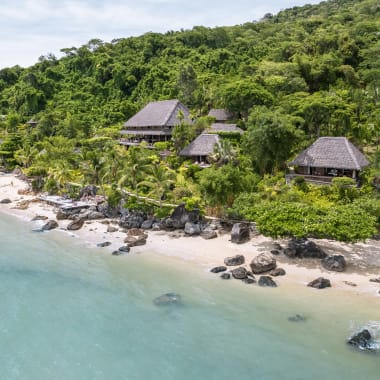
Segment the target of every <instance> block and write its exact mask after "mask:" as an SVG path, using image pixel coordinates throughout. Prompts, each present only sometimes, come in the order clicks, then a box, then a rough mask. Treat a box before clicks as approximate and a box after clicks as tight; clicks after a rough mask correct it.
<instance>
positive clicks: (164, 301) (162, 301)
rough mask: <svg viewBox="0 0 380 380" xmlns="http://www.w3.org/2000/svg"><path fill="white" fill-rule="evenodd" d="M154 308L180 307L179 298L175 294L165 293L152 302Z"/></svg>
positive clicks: (180, 301) (180, 300)
mask: <svg viewBox="0 0 380 380" xmlns="http://www.w3.org/2000/svg"><path fill="white" fill-rule="evenodd" d="M153 303H154V304H155V305H156V306H171V305H180V304H181V303H182V299H181V296H180V295H179V294H177V293H166V294H163V295H162V296H159V297H157V298H155V299H154V300H153Z"/></svg>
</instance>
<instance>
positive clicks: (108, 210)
mask: <svg viewBox="0 0 380 380" xmlns="http://www.w3.org/2000/svg"><path fill="white" fill-rule="evenodd" d="M98 211H99V212H100V213H102V214H103V215H104V216H106V217H107V218H117V217H118V216H119V215H120V214H121V212H120V207H119V206H110V205H109V204H108V202H103V203H101V204H99V205H98Z"/></svg>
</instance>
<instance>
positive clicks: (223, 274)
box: [220, 273, 231, 280]
mask: <svg viewBox="0 0 380 380" xmlns="http://www.w3.org/2000/svg"><path fill="white" fill-rule="evenodd" d="M220 278H221V279H222V280H229V279H230V278H231V275H230V274H229V273H222V274H221V275H220Z"/></svg>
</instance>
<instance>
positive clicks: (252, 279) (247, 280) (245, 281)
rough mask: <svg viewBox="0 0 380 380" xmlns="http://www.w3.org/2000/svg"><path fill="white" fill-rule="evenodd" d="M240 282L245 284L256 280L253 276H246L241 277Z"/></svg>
mask: <svg viewBox="0 0 380 380" xmlns="http://www.w3.org/2000/svg"><path fill="white" fill-rule="evenodd" d="M242 282H244V283H246V284H254V283H255V282H256V280H255V279H254V278H250V277H246V278H243V279H242Z"/></svg>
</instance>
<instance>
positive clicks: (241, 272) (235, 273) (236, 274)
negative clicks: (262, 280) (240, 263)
mask: <svg viewBox="0 0 380 380" xmlns="http://www.w3.org/2000/svg"><path fill="white" fill-rule="evenodd" d="M231 274H232V277H233V278H236V279H237V280H242V279H244V278H247V270H246V269H245V268H243V267H239V268H235V269H233V270H232V271H231Z"/></svg>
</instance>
